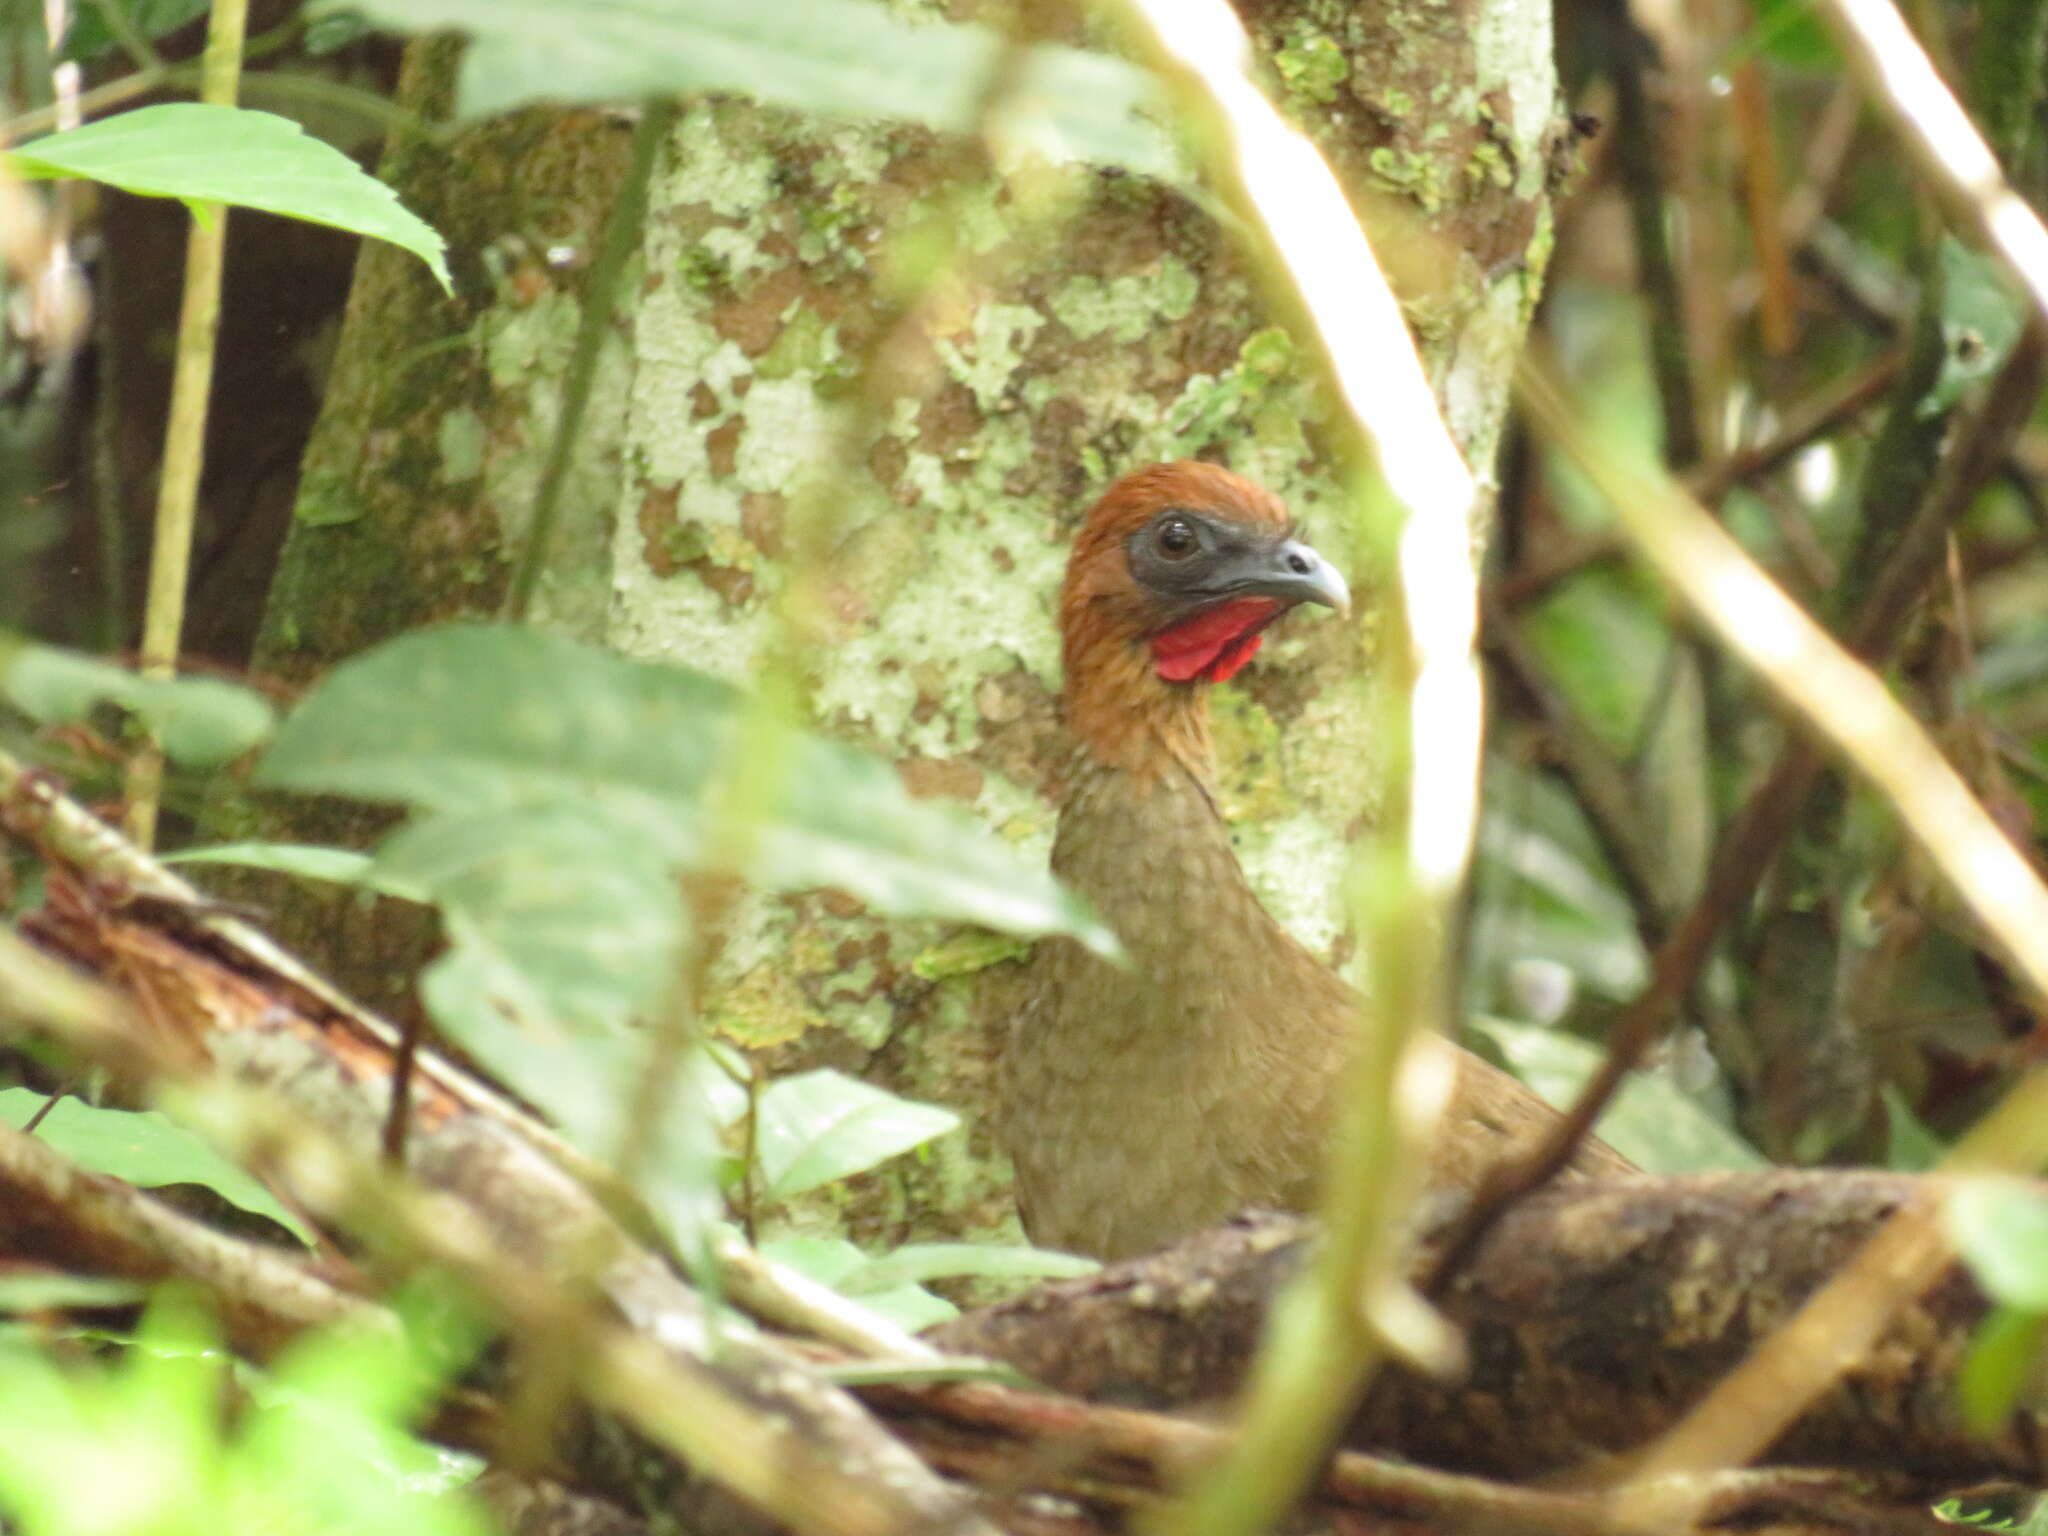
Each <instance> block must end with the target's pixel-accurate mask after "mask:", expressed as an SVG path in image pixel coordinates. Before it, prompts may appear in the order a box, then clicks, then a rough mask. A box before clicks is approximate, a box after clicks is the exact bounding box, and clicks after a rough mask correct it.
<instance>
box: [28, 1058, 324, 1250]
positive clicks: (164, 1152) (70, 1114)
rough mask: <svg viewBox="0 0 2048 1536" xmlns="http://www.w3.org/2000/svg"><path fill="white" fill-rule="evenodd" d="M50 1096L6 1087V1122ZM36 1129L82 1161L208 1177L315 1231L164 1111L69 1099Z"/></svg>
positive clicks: (128, 1172)
mask: <svg viewBox="0 0 2048 1536" xmlns="http://www.w3.org/2000/svg"><path fill="white" fill-rule="evenodd" d="M45 1102H47V1101H46V1100H45V1099H44V1097H43V1095H42V1094H40V1093H37V1092H35V1091H34V1090H33V1089H30V1088H6V1089H0V1122H5V1123H6V1124H8V1125H11V1126H14V1127H16V1128H19V1127H21V1126H24V1125H26V1124H28V1122H29V1120H30V1119H31V1118H32V1117H33V1116H34V1115H35V1113H36V1111H38V1110H40V1109H41V1108H42V1107H43V1105H44V1103H45ZM35 1133H36V1135H37V1137H38V1138H40V1139H41V1140H43V1141H46V1142H48V1143H49V1144H50V1145H51V1146H52V1147H53V1148H55V1149H56V1150H57V1151H59V1152H62V1153H63V1154H64V1155H65V1156H66V1157H68V1158H70V1159H71V1160H72V1161H73V1162H75V1163H77V1164H78V1165H79V1166H80V1167H82V1168H90V1169H91V1170H92V1171H93V1172H94V1173H104V1174H109V1175H111V1176H112V1177H114V1178H117V1179H123V1180H125V1181H127V1182H128V1183H130V1184H139V1185H141V1186H142V1187H143V1188H145V1189H155V1188H158V1187H160V1186H162V1185H165V1184H203V1185H205V1186H206V1187H207V1188H208V1189H210V1190H212V1191H213V1192H214V1193H215V1194H217V1195H219V1196H220V1197H221V1198H222V1199H223V1200H226V1201H228V1202H229V1203H230V1204H233V1205H238V1206H240V1207H241V1208H242V1209H243V1210H245V1211H254V1212H255V1213H256V1214H257V1215H259V1216H267V1217H269V1218H270V1219H271V1220H272V1221H274V1222H276V1223H277V1224H278V1225H279V1226H281V1227H284V1228H285V1229H287V1230H288V1231H291V1232H295V1233H297V1234H298V1235H299V1236H300V1237H301V1238H304V1239H305V1240H306V1241H308V1242H311V1241H312V1234H311V1233H310V1232H308V1231H307V1230H306V1227H305V1224H304V1223H303V1222H301V1221H300V1220H299V1219H298V1218H297V1217H296V1216H294V1215H292V1213H291V1212H290V1211H288V1210H286V1209H285V1208H284V1207H283V1206H282V1205H280V1204H279V1203H278V1201H277V1197H276V1196H275V1195H273V1194H271V1192H270V1191H269V1190H267V1189H265V1188H264V1187H263V1186H262V1185H261V1184H259V1183H257V1182H256V1181H255V1180H254V1179H252V1178H250V1177H249V1175H248V1174H246V1173H244V1172H243V1171H242V1170H241V1169H239V1168H237V1167H236V1166H235V1165H234V1164H233V1163H231V1162H229V1161H228V1160H227V1159H226V1158H224V1157H222V1156H221V1155H220V1154H219V1153H218V1152H216V1151H214V1149H213V1148H212V1147H210V1146H208V1145H207V1144H206V1143H205V1142H203V1141H201V1140H200V1139H199V1138H198V1137H197V1136H194V1135H193V1134H192V1133H191V1132H190V1131H188V1130H186V1129H185V1128H184V1127H183V1126H181V1125H179V1124H177V1123H176V1122H175V1121H173V1120H170V1119H168V1118H167V1117H165V1116H164V1115H162V1114H160V1113H158V1112H157V1111H156V1110H141V1111H129V1110H119V1109H97V1108H95V1107H94V1106H92V1105H90V1104H86V1103H82V1102H81V1101H79V1100H78V1099H72V1098H67V1099H62V1100H60V1101H59V1102H58V1104H57V1106H56V1107H55V1108H54V1109H52V1110H51V1111H50V1112H49V1114H47V1115H46V1116H44V1118H43V1121H42V1123H41V1124H40V1125H38V1126H37V1127H36V1132H35Z"/></svg>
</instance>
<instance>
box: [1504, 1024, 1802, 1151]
mask: <svg viewBox="0 0 2048 1536" xmlns="http://www.w3.org/2000/svg"><path fill="white" fill-rule="evenodd" d="M1472 1027H1473V1028H1474V1029H1475V1030H1477V1031H1478V1032H1479V1033H1481V1034H1483V1035H1484V1036H1485V1037H1486V1038H1487V1039H1488V1040H1491V1041H1492V1042H1493V1043H1494V1044H1495V1045H1496V1046H1498V1047H1499V1049H1500V1052H1501V1055H1502V1056H1503V1057H1504V1058H1505V1059H1506V1061H1507V1064H1508V1066H1509V1068H1510V1069H1511V1070H1512V1071H1513V1072H1514V1074H1515V1075H1516V1076H1517V1077H1519V1078H1521V1079H1522V1081H1523V1082H1525V1083H1527V1084H1528V1085H1529V1086H1530V1087H1531V1088H1534V1089H1535V1090H1536V1091H1537V1093H1539V1094H1541V1095H1542V1096H1543V1097H1544V1098H1545V1099H1546V1100H1548V1101H1549V1102H1550V1103H1551V1104H1552V1105H1554V1106H1555V1107H1557V1108H1559V1109H1563V1108H1565V1107H1566V1106H1568V1105H1569V1104H1570V1103H1571V1102H1572V1100H1573V1099H1574V1098H1576V1097H1577V1096H1578V1091H1579V1089H1580V1087H1581V1086H1582V1085H1583V1084H1584V1083H1585V1082H1586V1080H1587V1079H1588V1078H1589V1077H1591V1076H1592V1075H1593V1073H1594V1072H1595V1071H1596V1070H1597V1069H1598V1067H1599V1065H1600V1060H1601V1053H1600V1051H1599V1050H1598V1049H1596V1048H1595V1047H1593V1046H1590V1045H1588V1044H1587V1043H1586V1042H1585V1041H1583V1040H1580V1039H1577V1038H1575V1037H1573V1036H1571V1035H1567V1034H1564V1033H1562V1032H1560V1031H1558V1030H1553V1029H1539V1028H1537V1027H1535V1026H1534V1025H1528V1024H1510V1023H1508V1022H1506V1021H1505V1020H1502V1019H1474V1020H1473V1021H1472ZM1596 1129H1597V1130H1598V1132H1599V1134H1600V1136H1601V1137H1602V1138H1603V1139H1604V1140H1606V1141H1607V1142H1608V1143H1609V1144H1610V1145H1612V1146H1613V1147H1614V1149H1615V1150H1616V1151H1617V1152H1620V1153H1621V1154H1622V1155H1623V1156H1624V1157H1626V1158H1628V1159H1629V1160H1630V1161H1632V1162H1635V1163H1637V1164H1640V1165H1641V1166H1642V1168H1643V1169H1644V1170H1645V1171H1646V1172H1649V1173H1700V1172H1704V1171H1706V1170H1708V1169H1731V1170H1740V1169H1745V1168H1765V1167H1768V1166H1770V1165H1769V1163H1768V1162H1767V1161H1766V1160H1765V1158H1764V1157H1763V1155H1762V1154H1761V1153H1759V1152H1758V1151H1757V1150H1756V1149H1755V1148H1753V1147H1751V1146H1750V1145H1749V1144H1748V1143H1747V1142H1745V1141H1744V1140H1743V1139H1742V1138H1741V1137H1739V1136H1737V1135H1736V1134H1735V1133H1734V1132H1733V1131H1731V1130H1729V1129H1728V1128H1727V1127H1726V1126H1724V1125H1722V1124H1721V1123H1720V1122H1719V1121H1718V1120H1716V1119H1714V1117H1713V1116H1711V1115H1709V1114H1708V1113H1707V1112H1706V1111H1705V1110H1704V1109H1702V1108H1700V1106H1699V1105H1698V1104H1696V1103H1694V1102H1693V1101H1692V1100H1691V1099H1689V1098H1687V1097H1686V1096H1685V1094H1683V1093H1682V1092H1680V1091H1679V1089H1678V1088H1677V1086H1676V1085H1674V1084H1673V1083H1671V1082H1670V1081H1669V1080H1668V1079H1666V1078H1663V1077H1660V1076H1655V1075H1652V1076H1637V1077H1632V1078H1630V1079H1629V1080H1628V1081H1627V1082H1625V1083H1623V1084H1622V1086H1621V1091H1620V1092H1619V1093H1617V1094H1616V1095H1615V1096H1614V1101H1613V1102H1612V1103H1611V1104H1610V1105H1609V1106H1608V1109H1607V1113H1606V1114H1605V1115H1603V1116H1602V1117H1601V1119H1600V1124H1599V1126H1598V1127H1597V1128H1596Z"/></svg>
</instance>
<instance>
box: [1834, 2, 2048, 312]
mask: <svg viewBox="0 0 2048 1536" xmlns="http://www.w3.org/2000/svg"><path fill="white" fill-rule="evenodd" d="M1820 9H1821V11H1822V12H1823V13H1824V14H1825V15H1826V16H1827V18H1828V20H1829V21H1830V22H1831V23H1832V24H1833V27H1834V31H1835V35H1836V36H1837V37H1838V38H1840V39H1841V42H1842V45H1843V48H1844V50H1845V51H1846V52H1847V53H1848V55H1849V57H1850V60H1851V62H1852V63H1853V64H1854V65H1855V66H1856V68H1857V70H1858V71H1859V73H1861V74H1862V76H1863V77H1864V81H1865V84H1866V86H1867V87H1868V89H1869V90H1870V94H1871V96H1872V98H1873V100H1874V102H1875V104H1876V105H1877V107H1878V109H1879V110H1880V111H1882V112H1883V113H1884V114H1885V116H1886V117H1887V118H1889V119H1890V120H1891V124H1892V128H1893V130H1894V131H1895V132H1896V133H1897V134H1898V136H1899V137H1900V139H1901V140H1902V141H1903V142H1904V144H1905V146H1906V149H1907V151H1908V152H1909V153H1910V154H1911V155H1912V156H1913V158H1914V159H1916V160H1917V161H1919V163H1920V168H1921V170H1922V171H1923V172H1924V173H1925V175H1926V176H1927V179H1928V181H1929V182H1930V183H1931V184H1932V185H1933V186H1934V188H1935V189H1936V190H1937V191H1938V192H1939V193H1940V194H1941V196H1942V199H1943V201H1944V202H1946V203H1947V204H1948V205H1949V207H1950V209H1951V210H1952V211H1953V212H1954V213H1955V214H1956V216H1957V217H1958V219H1960V220H1961V222H1962V223H1964V224H1965V225H1967V226H1968V227H1969V228H1971V229H1973V230H1975V231H1976V232H1977V234H1978V235H1979V236H1980V237H1981V238H1982V239H1983V240H1984V242H1985V243H1986V244H1987V245H1989V246H1990V247H1991V248H1992V249H1993V250H1995V251H1997V252H1998V254H1999V255H2000V256H2002V257H2003V258H2004V259H2005V262H2006V265H2007V266H2008V267H2009V268H2010V269H2011V270H2012V273H2013V275H2014V276H2015V277H2017V278H2018V279H2019V281H2020V284H2021V286H2022V287H2024V288H2025V289H2026V290H2027V293H2028V295H2029V296H2030V297H2031V298H2032V299H2033V301H2034V307H2035V308H2036V310H2037V311H2039V313H2040V314H2041V315H2042V316H2043V317H2044V318H2048V227H2044V226H2043V225H2042V223H2041V220H2040V219H2039V218H2038V217H2037V216H2036V215H2035V213H2034V211H2033V210H2032V209H2031V208H2029V207H2028V206H2027V204H2026V202H2025V201H2024V200H2023V199H2022V198H2021V197H2020V195H2019V194H2018V193H2016V192H2014V191H2013V189H2012V188H2011V186H2009V185H2008V184H2007V183H2006V179H2005V175H2004V173H2003V172H2002V171H2001V170H2000V169H1999V166H1998V161H1997V159H1996V158H1995V157H1994V156H1993V155H1992V153H1991V150H1990V147H1989V146H1988V145H1986V144H1985V142H1984V139H1983V137H1982V136H1981V135H1980V134H1979V133H1978V132H1977V130H1976V128H1975V127H1973V126H1972V125H1971V123H1970V119H1969V116H1968V114H1967V113H1965V112H1964V111H1963V109H1962V107H1961V105H1960V104H1959V103H1958V102H1957V101H1956V99H1955V97H1954V96H1953V95H1952V94H1950V92H1949V88H1948V86H1947V85H1945V84H1944V83H1943V82H1942V78H1941V76H1940V74H1939V73H1938V72H1937V71H1936V70H1935V68H1934V65H1933V64H1932V63H1931V62H1930V61H1929V59H1928V57H1927V54H1926V52H1925V50H1923V49H1922V48H1921V46H1920V44H1919V43H1918V42H1917V41H1916V40H1915V39H1914V37H1913V34H1912V32H1911V30H1910V29H1909V28H1908V27H1907V26H1906V23H1905V20H1904V18H1903V17H1901V16H1900V15H1899V13H1898V10H1897V9H1896V8H1895V7H1894V6H1893V5H1892V4H1891V0H1822V3H1821V6H1820ZM1997 46H1999V47H2001V48H2002V47H2007V46H2010V44H2009V42H2008V40H2006V39H2003V38H2001V39H1999V41H1998V43H1997Z"/></svg>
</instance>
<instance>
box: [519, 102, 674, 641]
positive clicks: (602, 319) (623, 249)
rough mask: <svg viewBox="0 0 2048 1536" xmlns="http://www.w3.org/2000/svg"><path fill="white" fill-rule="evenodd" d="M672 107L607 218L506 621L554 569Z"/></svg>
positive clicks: (646, 133)
mask: <svg viewBox="0 0 2048 1536" xmlns="http://www.w3.org/2000/svg"><path fill="white" fill-rule="evenodd" d="M675 121H676V107H675V103H674V102H673V101H669V100H660V101H649V102H646V103H644V104H643V105H642V106H641V108H640V120H639V122H637V123H636V124H634V127H633V144H632V150H631V152H630V154H629V155H628V157H627V162H626V173H625V177H624V179H623V180H622V181H621V182H620V183H619V190H618V194H617V195H616V196H615V197H614V198H613V200H612V207H611V212H610V213H609V214H608V215H607V216H606V218H605V224H604V234H603V237H602V239H601V240H600V242H599V245H598V251H597V256H596V259H595V260H593V261H592V262H591V264H590V271H589V274H588V276H587V278H586V280H585V282H584V287H583V315H582V318H581V320H580V321H579V322H578V323H577V327H576V347H575V351H574V352H573V353H572V354H571V355H570V358H569V366H568V369H567V371H566V372H565V373H564V374H563V376H562V401H561V408H560V411H559V413H558V415H557V417H556V421H555V435H554V440H553V441H552V442H551V443H549V444H548V457H547V463H546V464H545V465H544V466H543V467H542V470H541V478H540V488H539V489H538V490H537V491H536V492H535V493H534V498H533V517H532V521H531V522H530V523H529V524H528V525H527V529H526V543H525V545H524V546H523V547H522V548H521V549H520V551H519V563H518V565H517V566H516V567H515V568H514V570H513V573H512V584H511V587H510V589H509V590H508V591H507V592H506V594H505V617H506V618H508V619H515V620H517V619H524V618H525V617H526V616H527V612H528V610H529V609H530V608H531V607H532V604H533V599H534V594H535V593H536V592H537V591H538V590H539V588H540V578H541V574H542V572H543V571H545V570H546V569H547V561H548V558H549V556H550V555H552V554H553V553H554V547H555V528H556V525H557V524H558V523H559V522H560V520H561V508H562V494H563V490H564V488H565V487H566V486H567V485H568V481H569V470H570V467H571V465H572V464H573V463H574V462H575V457H576V446H577V444H578V443H579V442H580V441H581V440H582V436H583V430H582V429H583V415H584V411H585V410H586V409H587V408H588V407H589V404H590V390H591V385H592V383H593V382H594V381H595V380H596V378H597V360H598V356H599V354H600V353H602V351H603V350H604V344H605V341H606V339H607V338H608V337H609V336H610V335H611V328H612V315H613V313H614V312H615V311H616V309H617V307H618V298H619V291H620V289H621V287H622V286H623V285H624V282H625V274H626V263H627V262H628V261H629V260H630V259H631V257H632V255H633V253H634V251H635V250H637V249H638V248H639V241H640V227H641V225H642V224H643V223H645V222H646V217H647V188H648V184H649V182H650V181H651V180H652V179H653V176H654V167H655V165H656V163H657V162H658V160H659V159H660V157H661V150H662V146H663V145H665V144H666V143H667V142H668V135H669V130H670V128H672V127H673V126H674V125H675Z"/></svg>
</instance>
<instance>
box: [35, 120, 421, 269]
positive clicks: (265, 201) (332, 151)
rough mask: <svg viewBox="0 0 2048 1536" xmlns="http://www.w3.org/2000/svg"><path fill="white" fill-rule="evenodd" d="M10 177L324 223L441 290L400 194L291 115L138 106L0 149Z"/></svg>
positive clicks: (418, 225)
mask: <svg viewBox="0 0 2048 1536" xmlns="http://www.w3.org/2000/svg"><path fill="white" fill-rule="evenodd" d="M7 164H8V166H9V167H10V168H11V169H12V170H13V171H14V173H15V174H16V175H17V176H23V177H29V178H37V177H51V176H83V177H86V178H88V179H90V180H92V181H99V182H105V183H106V184H107V185H108V186H113V187H119V188H120V189H121V190H122V191H124V192H133V193H136V194H138V195H140V196H143V197H178V198H184V199H185V200H187V201H188V202H199V203H233V204H235V205H237V206H239V207H244V208H261V209H263V210H264V211H265V212H268V213H276V214H282V215H284V216H285V217H286V218H290V219H304V220H306V221H307V222H308V223H312V224H326V225H331V226H332V227H333V228H335V229H345V230H348V231H349V232H350V233H352V234H358V235H367V236H369V237H370V238H372V239H375V240H387V241H389V242H390V243H391V244H393V245H396V246H399V247H401V248H403V249H405V250H408V251H411V252H412V253H413V254H414V255H415V256H417V257H419V258H420V260H422V261H424V262H425V263H426V264H427V266H428V268H429V269H430V270H431V271H432V272H433V274H434V280H435V281H436V282H438V283H439V284H440V285H441V288H442V290H443V291H444V292H447V291H449V290H450V284H449V279H448V259H447V254H446V245H445V243H444V242H443V241H442V239H441V237H440V236H439V235H438V234H436V233H435V232H434V231H433V229H432V228H431V227H430V226H429V225H428V224H427V223H426V222H425V221H424V220H422V219H421V218H419V217H418V216H417V215H415V214H413V213H411V212H410V211H408V210H407V209H406V207H405V206H404V205H403V204H401V203H400V202H399V201H398V197H397V194H396V193H394V192H393V191H392V190H391V189H390V188H389V187H387V186H385V185H384V183H383V182H381V181H379V180H377V178H376V177H374V176H372V175H370V174H369V173H367V172H366V171H364V170H363V169H362V167H360V166H358V165H357V164H356V163H355V162H354V161H353V160H351V159H349V157H348V156H347V155H344V154H343V153H342V152H341V151H340V150H338V149H336V148H335V147H334V146H333V145H331V144H324V143H322V142H321V141H320V140H318V139H315V138H310V137H308V136H307V135H306V133H305V132H304V131H303V130H302V129H301V128H300V127H299V125H298V124H297V123H295V122H293V121H292V120H291V119H290V118H285V117H278V116H276V115H275V114H273V113H269V112H252V111H250V110H248V109H247V108H244V107H220V106H209V105H205V104H203V103H199V102H173V103H170V104H167V105H164V106H157V107H138V108H137V109H136V110H135V111H133V112H122V113H119V114H117V115H115V116H113V117H107V118H102V119H101V120H100V121H98V122H96V123H87V124H86V125H85V126H84V127H82V128H73V129H70V130H68V131H67V132H64V133H53V134H51V135H49V136H48V137H46V138H41V139H32V140H30V141H29V142H28V143H27V144H24V145H22V146H21V147H20V148H19V149H16V150H13V151H11V152H9V153H8V155H7Z"/></svg>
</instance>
